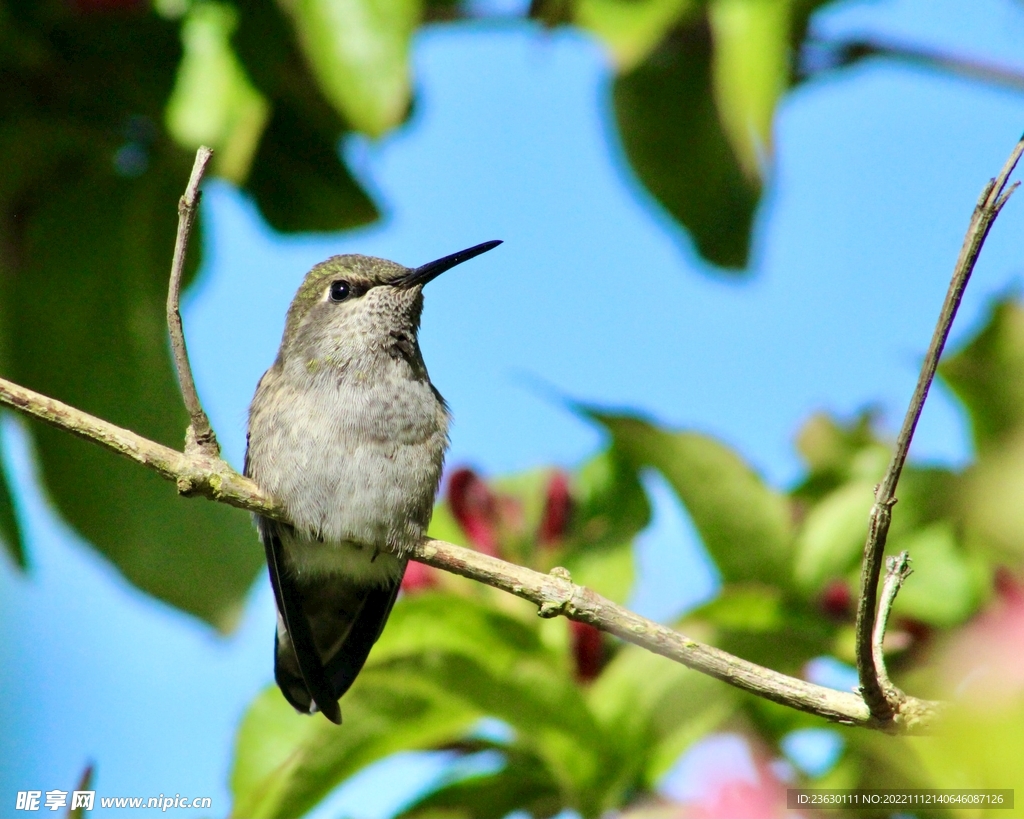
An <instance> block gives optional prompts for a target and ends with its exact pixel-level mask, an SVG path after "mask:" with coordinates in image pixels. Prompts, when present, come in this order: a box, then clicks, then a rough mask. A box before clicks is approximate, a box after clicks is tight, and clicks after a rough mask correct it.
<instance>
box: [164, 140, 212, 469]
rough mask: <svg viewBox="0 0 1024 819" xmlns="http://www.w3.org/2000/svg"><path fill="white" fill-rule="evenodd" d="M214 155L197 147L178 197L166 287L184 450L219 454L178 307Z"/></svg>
mask: <svg viewBox="0 0 1024 819" xmlns="http://www.w3.org/2000/svg"><path fill="white" fill-rule="evenodd" d="M212 156H213V151H212V150H211V149H210V148H207V147H206V146H205V145H203V146H202V147H200V148H199V150H198V151H196V161H195V164H194V165H193V166H192V175H191V176H190V177H189V180H188V185H187V186H186V187H185V193H184V195H183V196H182V197H181V199H179V200H178V235H177V237H176V239H175V241H174V256H173V258H172V259H171V281H170V285H169V286H168V288H167V331H168V333H169V334H170V336H171V352H172V353H173V355H174V368H175V370H177V373H178V384H179V385H180V386H181V397H182V398H183V399H184V401H185V409H186V410H188V415H189V418H190V419H191V423H190V424H189V427H188V431H187V432H186V433H185V452H186V453H187V454H191V453H192V452H193V451H195V452H201V453H203V454H204V455H209V456H211V457H214V458H216V457H218V456H219V455H220V445H219V444H218V443H217V436H216V435H215V434H214V431H213V427H212V426H211V425H210V419H209V418H208V417H207V415H206V411H205V410H204V409H203V405H202V404H201V403H200V401H199V394H198V392H196V383H195V380H194V379H193V378H192V365H191V364H190V363H189V360H188V350H187V348H186V347H185V334H184V332H183V331H182V328H181V310H180V309H179V307H178V305H179V302H180V301H181V274H182V271H183V270H184V268H185V256H186V254H187V253H188V240H189V237H190V236H191V234H192V225H193V224H194V223H195V220H196V212H197V210H198V208H199V199H200V197H201V196H202V193H201V192H200V190H199V183H200V182H201V181H202V179H203V174H204V173H206V166H207V164H209V162H210V157H212Z"/></svg>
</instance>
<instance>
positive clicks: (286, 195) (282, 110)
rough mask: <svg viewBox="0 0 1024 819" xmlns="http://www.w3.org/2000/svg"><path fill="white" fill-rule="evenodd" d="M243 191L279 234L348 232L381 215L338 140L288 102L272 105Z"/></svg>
mask: <svg viewBox="0 0 1024 819" xmlns="http://www.w3.org/2000/svg"><path fill="white" fill-rule="evenodd" d="M245 189H246V190H247V191H249V192H250V193H251V194H252V195H253V197H254V198H255V199H256V204H257V205H259V208H260V212H261V213H262V214H263V216H264V218H265V219H266V220H267V222H268V223H269V224H270V226H271V227H272V228H274V229H275V230H279V231H284V232H297V231H334V230H346V229H349V228H354V227H358V226H360V225H365V224H368V223H370V222H372V221H374V220H375V219H376V218H377V216H378V213H377V208H376V206H375V205H374V204H373V201H372V200H371V199H370V197H369V196H367V195H366V192H365V191H363V189H362V188H361V187H360V186H359V183H357V182H356V180H355V179H354V178H353V177H352V175H351V174H350V173H349V171H348V168H347V167H346V166H345V165H344V163H343V162H342V161H341V156H340V154H339V153H338V144H337V141H336V138H327V137H325V136H324V134H323V133H322V132H321V131H318V130H316V129H314V128H313V127H312V125H311V124H310V123H309V121H308V120H307V119H305V118H304V117H303V116H301V114H300V113H299V112H298V111H297V110H296V109H293V108H292V107H290V104H289V103H288V102H286V101H280V102H278V103H277V104H276V105H275V107H274V113H273V115H272V116H271V118H270V123H269V124H268V125H267V128H266V130H265V131H264V132H263V138H262V140H260V145H259V148H258V150H257V152H256V159H255V161H254V163H253V168H252V172H251V173H250V174H249V178H248V179H247V180H246V183H245Z"/></svg>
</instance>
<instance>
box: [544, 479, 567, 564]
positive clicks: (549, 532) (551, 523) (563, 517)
mask: <svg viewBox="0 0 1024 819" xmlns="http://www.w3.org/2000/svg"><path fill="white" fill-rule="evenodd" d="M571 516H572V495H570V494H569V478H568V476H567V475H566V474H565V473H564V472H561V471H558V472H555V473H554V474H553V475H552V476H551V480H549V481H548V488H547V495H546V497H545V498H544V514H543V516H542V517H541V520H540V529H539V530H538V531H537V542H538V543H539V544H540V545H541V546H549V547H550V546H556V545H558V543H559V542H560V541H561V540H562V538H564V537H565V534H566V532H567V531H568V530H569V519H570V518H571Z"/></svg>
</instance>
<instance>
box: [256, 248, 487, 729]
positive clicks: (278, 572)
mask: <svg viewBox="0 0 1024 819" xmlns="http://www.w3.org/2000/svg"><path fill="white" fill-rule="evenodd" d="M499 244H501V242H500V241H491V242H484V243H483V244H479V245H476V246H474V247H471V248H468V249H466V250H461V251H459V252H458V253H453V254H451V255H450V256H445V257H443V258H441V259H437V260H436V261H433V262H429V263H428V264H425V265H422V266H420V267H416V268H408V267H403V266H402V265H400V264H397V263H396V262H389V261H387V260H385V259H377V258H374V257H371V256H358V255H344V256H333V257H331V258H330V259H327V260H326V261H324V262H321V263H320V264H318V265H316V266H315V267H314V268H313V269H312V270H310V271H309V273H308V274H306V277H305V279H304V281H303V282H302V285H301V286H300V287H299V290H298V292H297V293H296V294H295V298H294V300H293V301H292V303H291V306H290V307H289V308H288V314H287V317H286V319H285V329H284V336H283V338H282V340H281V348H280V350H279V351H278V354H277V358H276V359H275V360H274V363H273V365H272V366H271V367H270V369H268V370H267V371H266V372H265V373H264V374H263V377H262V378H261V379H260V381H259V384H258V386H257V387H256V394H255V395H254V396H253V399H252V404H251V405H250V407H249V424H248V433H247V439H246V440H247V447H246V454H245V474H246V475H247V476H248V477H250V478H252V479H253V480H254V481H255V482H256V483H257V484H259V485H260V487H262V488H263V489H264V490H265V491H267V492H269V493H270V495H271V496H272V497H273V498H274V499H275V500H276V501H277V502H278V503H279V504H280V505H281V507H282V508H283V509H284V510H285V511H286V512H287V516H288V519H289V521H290V523H282V522H280V521H276V520H271V519H270V518H267V517H263V516H261V515H256V516H255V521H256V528H257V531H258V533H259V536H260V540H261V541H262V542H263V547H264V549H265V551H266V555H267V568H268V570H269V574H270V582H271V585H272V586H273V589H274V599H275V601H276V603H277V631H276V635H275V645H274V678H275V680H276V681H277V684H278V686H279V687H280V689H281V692H282V693H283V694H284V697H285V699H286V700H287V701H288V702H289V703H290V704H291V705H292V706H293V707H294V708H295V709H296V710H297V711H299V712H301V713H305V714H314V713H316V712H317V711H319V712H320V713H322V714H323V715H324V716H325V717H327V719H329V720H331V722H334V723H337V724H341V709H340V707H339V705H338V700H339V699H340V698H341V696H342V695H343V694H344V693H345V692H346V691H347V690H348V689H349V687H350V686H351V685H352V683H353V681H354V680H355V678H356V675H358V674H359V671H360V670H361V669H362V667H363V664H364V663H365V662H366V658H367V656H368V655H369V653H370V649H371V648H372V647H373V645H374V643H375V642H376V641H377V638H378V637H379V636H380V634H381V631H382V630H383V628H384V624H385V623H386V622H387V619H388V615H389V614H390V613H391V608H392V606H393V605H394V603H395V598H396V597H397V596H398V590H399V587H400V586H401V582H402V577H403V575H404V574H405V567H406V565H407V563H408V554H409V552H410V550H411V549H412V548H413V547H414V546H415V545H416V544H417V543H419V542H420V541H421V540H422V538H423V536H424V535H425V534H426V531H427V526H428V525H429V523H430V517H431V514H432V512H433V508H434V499H435V497H436V495H437V490H438V487H439V485H440V481H441V470H442V467H443V465H444V456H445V451H446V450H447V448H448V425H449V421H450V414H449V411H448V406H447V404H446V403H445V401H444V399H443V398H442V397H441V394H440V393H439V392H438V391H437V389H435V387H434V385H433V384H432V383H431V382H430V377H429V376H428V375H427V367H426V365H425V364H424V362H423V355H422V353H421V352H420V346H419V341H418V335H417V334H418V331H419V325H420V315H421V313H422V310H423V287H424V285H426V284H427V283H428V282H430V281H431V280H433V279H435V278H436V277H437V276H439V275H441V274H442V273H444V272H445V271H446V270H449V269H451V268H453V267H455V266H456V265H458V264H462V263H463V262H465V261H468V260H469V259H472V258H474V257H475V256H479V255H480V254H481V253H486V252H487V251H488V250H491V249H493V248H495V247H497V246H498V245H499Z"/></svg>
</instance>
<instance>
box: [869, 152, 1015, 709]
mask: <svg viewBox="0 0 1024 819" xmlns="http://www.w3.org/2000/svg"><path fill="white" fill-rule="evenodd" d="M1022 152H1024V137H1021V140H1020V141H1019V142H1018V143H1017V144H1016V146H1014V149H1013V151H1012V152H1011V153H1010V156H1009V158H1008V159H1007V160H1006V163H1005V164H1004V165H1003V169H1002V170H1001V171H1000V172H999V176H997V177H996V178H995V179H991V180H989V182H988V184H987V185H985V188H984V190H982V192H981V197H980V198H979V199H978V204H977V205H975V207H974V213H973V214H972V215H971V221H970V224H969V225H968V227H967V235H966V236H964V243H963V246H962V247H961V248H960V256H959V257H958V258H957V261H956V265H955V266H954V268H953V278H952V280H951V281H950V283H949V290H948V291H947V292H946V299H945V301H944V302H943V304H942V310H941V312H940V313H939V320H938V322H937V324H936V326H935V332H934V333H933V334H932V340H931V344H930V345H929V347H928V352H927V354H926V355H925V358H924V363H923V364H922V365H921V374H920V376H919V377H918V379H917V386H916V387H915V389H914V394H913V396H912V397H911V399H910V406H909V407H907V414H906V416H905V417H904V419H903V427H902V429H900V434H899V436H898V437H897V438H896V449H895V450H894V451H893V455H892V460H891V461H890V462H889V468H888V469H887V470H886V473H885V477H883V478H882V482H881V483H880V484H879V485H878V486H877V487H876V488H875V503H874V505H873V506H872V507H871V515H870V517H869V523H868V537H867V541H866V542H865V544H864V561H863V564H862V566H861V580H860V600H859V601H858V603H857V625H856V635H857V637H856V640H857V645H856V651H857V673H858V676H859V678H860V689H861V693H862V694H863V696H864V701H865V702H866V703H867V705H868V708H869V709H870V710H871V713H872V715H873V716H874V717H875V719H878V720H880V721H883V722H884V721H886V720H890V719H894V718H895V717H896V715H897V714H898V713H899V711H900V703H899V698H898V697H889V696H887V695H886V691H885V687H884V684H883V681H882V680H881V679H880V677H879V670H878V667H877V666H876V663H875V656H874V649H873V646H872V634H873V632H874V624H875V609H876V605H877V594H878V578H879V574H880V572H881V566H882V555H883V554H884V552H885V541H886V538H887V536H888V534H889V524H890V522H891V520H892V507H893V505H894V504H895V503H896V484H897V483H898V482H899V479H900V473H901V472H902V471H903V465H904V463H906V460H907V453H908V451H909V450H910V442H911V440H912V439H913V437H914V430H915V429H916V428H917V422H918V419H919V418H920V417H921V410H922V409H924V402H925V398H927V397H928V389H929V388H930V387H931V383H932V379H934V377H935V370H936V368H937V367H938V364H939V357H940V356H941V355H942V349H943V347H945V345H946V339H947V337H948V336H949V329H950V327H952V325H953V319H954V318H955V316H956V311H957V308H959V306H960V300H961V299H962V298H963V295H964V290H965V289H966V287H967V282H968V281H969V280H970V278H971V273H972V272H974V265H975V263H976V262H977V261H978V254H979V253H980V252H981V247H982V245H983V244H984V243H985V238H986V237H987V236H988V232H989V229H990V228H991V227H992V222H993V221H994V220H995V218H996V216H998V215H999V211H1000V210H1001V209H1002V207H1003V205H1005V204H1006V200H1007V199H1008V198H1009V196H1010V194H1011V193H1013V191H1014V190H1016V188H1017V186H1018V185H1019V184H1020V183H1019V182H1015V183H1014V184H1013V185H1011V186H1010V187H1009V188H1007V187H1006V183H1007V181H1008V180H1009V177H1010V174H1011V173H1013V169H1014V168H1015V167H1016V165H1017V162H1018V160H1019V159H1020V157H1021V153H1022Z"/></svg>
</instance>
